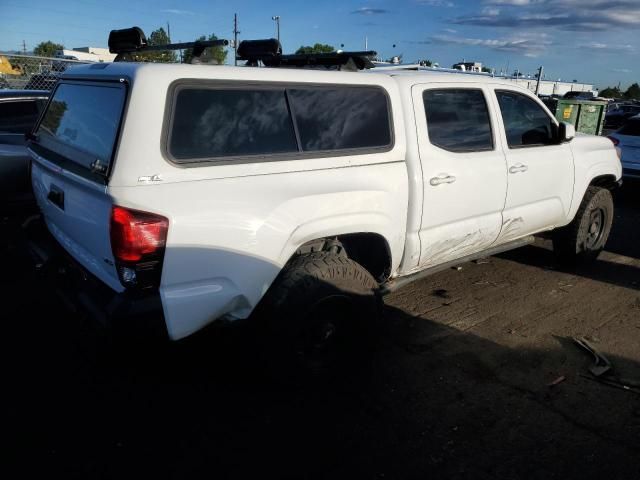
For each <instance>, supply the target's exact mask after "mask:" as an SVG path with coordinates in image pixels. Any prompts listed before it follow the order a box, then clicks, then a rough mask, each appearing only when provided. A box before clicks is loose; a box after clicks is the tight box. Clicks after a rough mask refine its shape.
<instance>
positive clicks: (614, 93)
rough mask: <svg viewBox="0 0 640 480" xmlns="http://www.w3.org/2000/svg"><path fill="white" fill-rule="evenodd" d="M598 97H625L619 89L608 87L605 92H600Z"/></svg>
mask: <svg viewBox="0 0 640 480" xmlns="http://www.w3.org/2000/svg"><path fill="white" fill-rule="evenodd" d="M598 96H600V97H604V98H622V97H623V96H624V95H623V94H622V92H621V91H620V89H619V88H618V87H607V88H605V89H604V90H600V92H598Z"/></svg>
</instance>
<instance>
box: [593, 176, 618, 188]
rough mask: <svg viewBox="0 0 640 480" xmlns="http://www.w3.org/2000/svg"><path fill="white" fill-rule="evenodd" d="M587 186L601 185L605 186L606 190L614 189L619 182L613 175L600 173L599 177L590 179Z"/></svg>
mask: <svg viewBox="0 0 640 480" xmlns="http://www.w3.org/2000/svg"><path fill="white" fill-rule="evenodd" d="M589 186H592V187H602V188H606V189H607V190H614V189H616V188H618V186H619V183H618V180H616V177H615V175H600V176H599V177H596V178H594V179H593V180H591V183H590V184H589Z"/></svg>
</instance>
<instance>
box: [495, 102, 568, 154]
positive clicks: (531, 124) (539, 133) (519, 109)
mask: <svg viewBox="0 0 640 480" xmlns="http://www.w3.org/2000/svg"><path fill="white" fill-rule="evenodd" d="M496 96H497V97H498V103H499V104H500V112H501V113H502V121H503V122H504V128H505V132H506V134H507V143H508V144H509V147H510V148H519V147H531V146H542V145H549V144H552V143H555V131H556V124H555V122H554V121H553V120H552V119H551V117H550V116H549V115H548V114H547V112H546V111H545V110H544V109H543V108H542V107H541V106H540V105H539V104H538V103H537V102H535V101H534V100H532V99H531V98H529V97H527V96H526V95H522V94H520V93H516V92H511V91H506V90H497V91H496Z"/></svg>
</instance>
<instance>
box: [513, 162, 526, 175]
mask: <svg viewBox="0 0 640 480" xmlns="http://www.w3.org/2000/svg"><path fill="white" fill-rule="evenodd" d="M527 170H529V167H527V166H526V165H523V164H521V163H519V164H517V165H514V166H513V167H511V168H510V169H509V173H520V172H526V171H527Z"/></svg>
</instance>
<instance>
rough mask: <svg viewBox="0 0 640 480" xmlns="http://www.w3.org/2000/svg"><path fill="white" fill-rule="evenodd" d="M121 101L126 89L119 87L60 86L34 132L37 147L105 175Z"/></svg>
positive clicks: (113, 144)
mask: <svg viewBox="0 0 640 480" xmlns="http://www.w3.org/2000/svg"><path fill="white" fill-rule="evenodd" d="M124 100H125V87H124V85H123V84H120V83H109V84H104V85H97V84H78V83H61V84H60V85H58V88H57V89H56V91H55V93H54V95H53V98H52V99H51V102H50V103H49V105H48V107H47V110H46V112H45V114H44V116H43V118H42V121H41V122H40V125H39V126H38V129H37V130H36V132H35V135H36V139H37V140H36V142H37V145H39V146H42V147H44V148H46V149H48V150H51V151H52V152H54V153H56V154H58V155H60V156H62V157H64V160H66V161H71V162H73V163H75V164H76V165H78V166H81V167H84V168H86V169H89V170H90V171H91V172H93V173H98V174H101V175H106V174H107V172H108V169H109V165H110V163H111V157H112V154H113V149H114V146H115V141H116V136H117V134H118V128H119V125H120V118H121V117H122V110H123V107H124Z"/></svg>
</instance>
